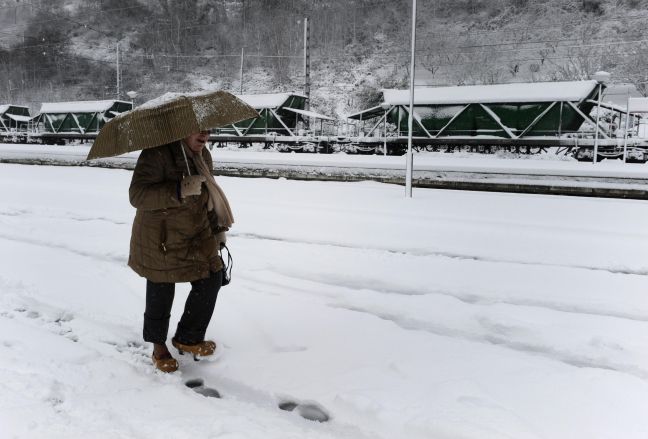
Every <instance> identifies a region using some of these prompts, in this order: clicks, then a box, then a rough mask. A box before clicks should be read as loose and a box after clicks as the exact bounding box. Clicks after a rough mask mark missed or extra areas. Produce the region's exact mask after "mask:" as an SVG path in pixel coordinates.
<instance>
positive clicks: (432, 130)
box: [348, 80, 610, 148]
mask: <svg viewBox="0 0 648 439" xmlns="http://www.w3.org/2000/svg"><path fill="white" fill-rule="evenodd" d="M604 89H605V86H604V85H603V84H599V83H598V82H597V81H593V80H590V81H562V82H534V83H512V84H494V85H470V86H454V87H425V88H417V89H416V93H415V100H414V120H413V127H412V131H413V136H414V137H415V138H416V139H417V143H418V144H419V145H427V146H430V145H498V146H511V147H518V148H519V147H520V146H525V145H526V146H528V145H534V146H552V145H553V146H560V145H561V143H560V142H558V140H559V139H565V138H570V137H576V136H577V135H578V136H583V135H584V133H583V130H584V128H585V127H586V126H588V127H589V128H590V131H589V133H587V134H585V136H590V137H592V136H591V134H592V133H593V132H594V130H595V126H596V121H595V119H594V118H593V117H592V116H591V115H590V113H591V112H592V110H593V109H594V107H596V105H597V102H598V94H599V91H602V90H604ZM382 96H383V102H382V103H381V104H380V105H379V106H376V107H373V108H369V109H367V110H364V111H360V112H358V113H355V114H352V115H350V116H348V119H351V120H355V121H358V122H360V125H361V126H362V127H363V128H364V132H363V134H364V135H365V136H372V135H373V136H379V135H384V134H383V132H388V133H387V136H393V137H397V138H402V137H406V136H407V133H408V118H409V99H410V96H409V90H393V89H385V90H383V91H382ZM599 127H600V134H599V135H600V137H601V138H602V139H606V138H609V137H610V135H609V133H607V131H608V130H607V129H606V128H607V127H605V126H604V124H603V123H602V122H599Z"/></svg>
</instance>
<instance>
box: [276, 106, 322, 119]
mask: <svg viewBox="0 0 648 439" xmlns="http://www.w3.org/2000/svg"><path fill="white" fill-rule="evenodd" d="M283 110H288V111H292V112H293V113H297V114H303V115H304V116H306V117H314V118H315V119H324V120H335V119H334V118H332V117H328V116H324V115H323V114H319V113H315V112H314V111H308V110H300V109H298V108H283Z"/></svg>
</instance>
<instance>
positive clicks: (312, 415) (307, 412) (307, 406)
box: [279, 401, 331, 422]
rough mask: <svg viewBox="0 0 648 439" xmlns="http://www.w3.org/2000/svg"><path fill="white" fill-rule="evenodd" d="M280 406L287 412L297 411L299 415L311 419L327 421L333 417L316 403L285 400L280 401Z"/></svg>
mask: <svg viewBox="0 0 648 439" xmlns="http://www.w3.org/2000/svg"><path fill="white" fill-rule="evenodd" d="M279 408H280V409H281V410H285V411H287V412H292V411H296V412H297V413H298V414H299V416H301V417H302V418H304V419H308V420H309V421H317V422H327V421H328V420H330V419H331V417H330V416H329V414H328V413H327V412H326V410H324V409H323V408H322V407H321V406H319V405H318V404H314V403H300V402H295V401H283V402H281V403H279Z"/></svg>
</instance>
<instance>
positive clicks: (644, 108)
mask: <svg viewBox="0 0 648 439" xmlns="http://www.w3.org/2000/svg"><path fill="white" fill-rule="evenodd" d="M628 108H629V109H630V112H631V113H648V98H630V99H629V100H628Z"/></svg>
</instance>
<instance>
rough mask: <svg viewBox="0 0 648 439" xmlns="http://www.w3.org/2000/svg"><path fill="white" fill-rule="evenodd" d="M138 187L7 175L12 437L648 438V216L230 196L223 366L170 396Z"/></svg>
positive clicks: (37, 172) (185, 374)
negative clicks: (303, 406)
mask: <svg viewBox="0 0 648 439" xmlns="http://www.w3.org/2000/svg"><path fill="white" fill-rule="evenodd" d="M216 159H218V157H216ZM130 177H131V172H130V171H126V170H117V169H112V170H111V169H99V168H80V167H46V166H23V165H9V164H2V165H0V185H2V187H3V190H2V196H0V378H1V379H0V438H14V437H18V438H39V439H40V438H66V439H69V438H111V439H113V438H153V437H169V438H207V437H219V438H269V439H272V438H282V439H283V438H336V439H342V438H345V439H346V438H349V439H351V438H353V439H356V438H360V439H362V438H366V439H369V438H371V439H392V438H408V439H419V438H430V439H436V438H441V439H445V438H448V439H450V438H452V439H456V438H476V439H477V438H478V439H484V438H488V439H491V438H494V439H497V438H515V439H526V438H534V439H539V438H544V439H560V438H569V439H574V438H588V439H593V438H609V439H618V438H624V439H632V438H637V439H645V438H646V437H648V417H647V416H646V413H647V410H648V202H645V201H632V200H614V199H596V198H577V197H552V196H540V195H516V194H501V193H484V192H461V191H438V190H423V189H420V190H415V193H414V198H413V199H405V198H404V190H403V188H402V187H399V186H392V185H385V184H379V183H373V182H362V183H330V182H329V183H325V182H303V181H289V180H283V179H279V180H266V179H237V178H220V179H219V181H220V183H221V184H222V186H223V187H224V189H225V191H226V192H227V193H228V195H229V197H230V200H231V202H232V207H233V210H234V213H235V217H236V224H235V226H234V228H233V230H232V233H231V235H230V239H229V246H230V248H231V249H232V252H233V255H234V258H235V267H234V280H233V283H232V284H231V285H230V286H228V287H226V288H224V289H223V290H222V291H221V293H220V295H219V299H218V303H217V306H216V312H215V316H214V319H213V320H212V324H211V326H210V329H209V331H208V336H209V337H211V338H214V339H215V340H216V341H217V342H218V343H219V345H220V353H219V355H218V356H217V358H215V359H213V360H210V361H207V360H203V361H201V362H198V363H196V362H193V361H192V360H191V359H188V358H185V357H179V359H180V362H181V371H180V372H179V373H175V374H172V375H163V374H161V373H157V372H154V371H153V369H152V367H151V365H150V359H149V354H150V347H149V346H146V345H145V344H144V343H143V342H142V340H141V323H142V322H141V321H142V313H143V306H144V286H145V281H144V280H143V279H141V278H139V277H137V275H135V274H134V273H133V272H132V271H130V269H129V268H128V267H127V266H126V261H127V256H128V242H129V237H130V226H131V221H132V218H133V215H134V209H133V208H132V207H131V206H130V205H129V203H128V197H127V190H128V185H129V182H130ZM187 291H188V285H181V286H179V287H178V288H177V291H176V302H175V306H174V310H173V316H172V319H173V320H172V328H171V331H173V329H174V324H175V322H177V318H178V317H179V314H180V312H181V309H182V305H183V302H184V298H185V297H186V293H187ZM194 378H201V379H203V380H204V382H205V385H206V386H209V387H212V388H215V389H218V391H220V393H221V394H222V396H223V397H222V398H221V399H216V398H207V397H205V396H202V395H200V394H198V393H196V392H194V391H193V390H192V389H190V388H188V387H186V386H185V385H184V384H183V383H184V382H186V381H187V380H190V379H194ZM286 400H294V401H297V402H307V403H313V404H316V405H317V406H319V407H321V408H322V409H323V410H324V411H326V412H327V413H328V414H329V415H330V417H331V420H330V421H329V422H326V423H319V422H314V421H308V420H305V419H303V418H301V417H300V416H299V415H298V413H297V412H296V411H293V412H288V411H282V410H279V409H278V408H277V405H278V404H279V403H281V402H284V401H286Z"/></svg>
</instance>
